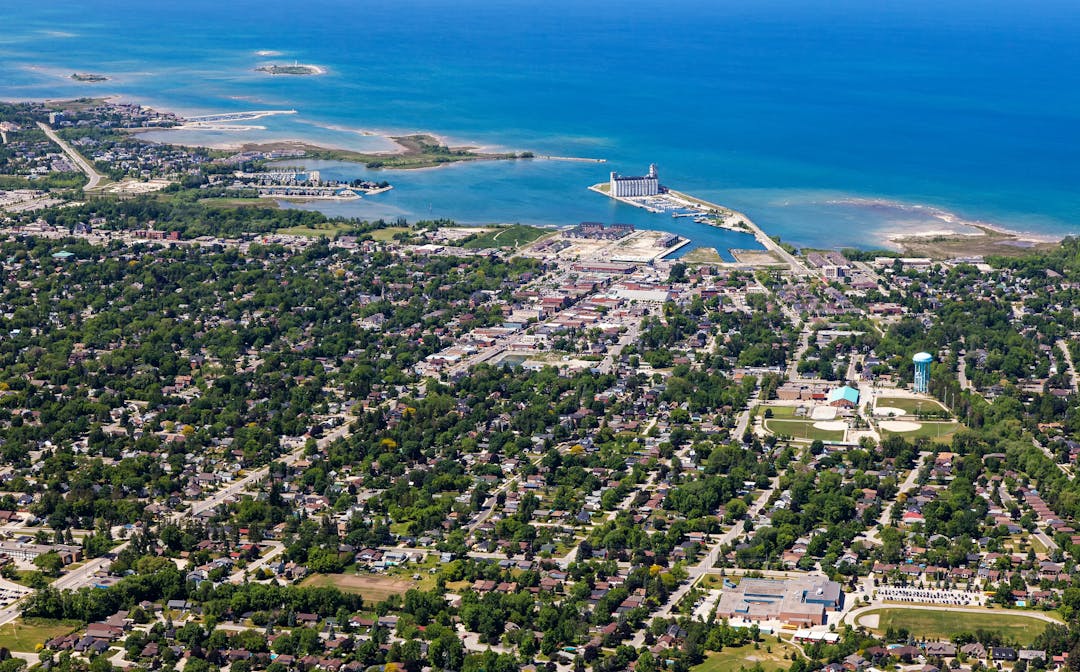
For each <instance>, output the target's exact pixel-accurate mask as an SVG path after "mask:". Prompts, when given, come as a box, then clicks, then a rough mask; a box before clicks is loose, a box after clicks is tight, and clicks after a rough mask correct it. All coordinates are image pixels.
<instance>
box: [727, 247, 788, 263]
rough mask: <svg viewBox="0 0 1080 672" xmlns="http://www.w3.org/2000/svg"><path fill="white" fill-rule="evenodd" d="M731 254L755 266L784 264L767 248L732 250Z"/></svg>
mask: <svg viewBox="0 0 1080 672" xmlns="http://www.w3.org/2000/svg"><path fill="white" fill-rule="evenodd" d="M731 256H733V257H735V260H736V261H738V262H739V263H743V264H753V265H755V266H776V265H781V266H783V265H785V264H784V262H783V261H781V260H780V259H779V258H778V257H777V256H776V255H775V254H773V253H772V252H769V251H768V250H732V251H731Z"/></svg>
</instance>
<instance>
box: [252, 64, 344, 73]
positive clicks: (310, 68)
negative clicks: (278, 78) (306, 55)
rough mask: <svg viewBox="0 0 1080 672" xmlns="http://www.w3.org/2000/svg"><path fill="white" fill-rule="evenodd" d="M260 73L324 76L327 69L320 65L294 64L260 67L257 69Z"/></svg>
mask: <svg viewBox="0 0 1080 672" xmlns="http://www.w3.org/2000/svg"><path fill="white" fill-rule="evenodd" d="M255 70H257V71H258V72H265V73H267V74H269V75H324V74H326V69H325V68H322V67H320V66H318V65H307V64H304V63H293V64H292V65H278V64H271V65H260V66H259V67H257V68H255Z"/></svg>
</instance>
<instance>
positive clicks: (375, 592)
mask: <svg viewBox="0 0 1080 672" xmlns="http://www.w3.org/2000/svg"><path fill="white" fill-rule="evenodd" d="M300 585H302V586H334V587H335V588H337V589H338V590H341V591H342V592H346V593H356V594H358V595H360V596H361V597H363V598H364V602H366V603H375V602H382V601H383V600H385V599H386V598H388V597H390V596H391V595H404V594H405V591H407V590H409V589H410V588H415V587H416V585H417V584H416V582H415V581H409V580H407V579H394V578H390V577H388V576H374V575H371V574H360V575H356V574H316V575H314V576H311V577H309V578H307V579H305V580H304V582H303V583H302V584H300Z"/></svg>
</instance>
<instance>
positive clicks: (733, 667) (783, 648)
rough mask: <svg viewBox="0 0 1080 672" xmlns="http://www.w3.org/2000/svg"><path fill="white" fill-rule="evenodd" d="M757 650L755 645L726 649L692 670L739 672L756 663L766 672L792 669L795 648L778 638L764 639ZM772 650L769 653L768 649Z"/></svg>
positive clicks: (696, 671)
mask: <svg viewBox="0 0 1080 672" xmlns="http://www.w3.org/2000/svg"><path fill="white" fill-rule="evenodd" d="M762 640H763V641H761V642H759V643H758V648H757V649H755V648H754V645H753V644H747V645H746V646H740V647H736V648H726V649H724V650H723V651H720V652H718V653H711V654H709V657H708V658H706V659H705V662H704V663H702V664H700V665H698V666H696V667H693V668H691V670H693V672H737V671H738V670H740V669H749V668H751V667H753V666H754V664H755V663H761V666H762V667H763V668H765V672H778V671H779V670H786V669H788V668H789V667H791V660H790V656H791V652H792V651H794V650H795V647H794V646H792V645H791V644H788V643H787V642H785V641H782V640H780V639H777V638H776V637H763V638H762ZM770 648H771V649H772V651H769V650H768V649H770Z"/></svg>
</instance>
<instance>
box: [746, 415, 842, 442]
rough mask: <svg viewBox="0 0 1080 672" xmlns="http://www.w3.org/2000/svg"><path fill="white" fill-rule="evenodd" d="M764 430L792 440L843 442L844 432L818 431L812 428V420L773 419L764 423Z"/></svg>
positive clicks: (837, 430) (833, 430)
mask: <svg viewBox="0 0 1080 672" xmlns="http://www.w3.org/2000/svg"><path fill="white" fill-rule="evenodd" d="M765 429H767V430H768V431H770V432H772V433H773V434H776V435H777V436H790V437H791V438H793V439H800V440H805V441H813V440H815V439H821V440H822V441H843V440H844V431H843V430H841V429H818V428H817V427H814V420H777V419H775V418H772V419H769V420H766V421H765Z"/></svg>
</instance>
